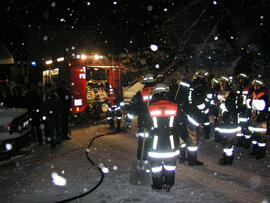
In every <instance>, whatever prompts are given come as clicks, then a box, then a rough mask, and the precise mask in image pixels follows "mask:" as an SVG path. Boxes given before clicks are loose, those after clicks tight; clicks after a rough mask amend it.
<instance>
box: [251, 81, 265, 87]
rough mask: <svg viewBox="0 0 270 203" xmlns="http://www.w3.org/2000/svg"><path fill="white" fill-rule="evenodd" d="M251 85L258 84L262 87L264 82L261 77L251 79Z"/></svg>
mask: <svg viewBox="0 0 270 203" xmlns="http://www.w3.org/2000/svg"><path fill="white" fill-rule="evenodd" d="M252 85H253V86H254V85H260V86H261V87H264V82H263V81H262V80H261V79H254V80H253V81H252Z"/></svg>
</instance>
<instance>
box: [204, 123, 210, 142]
mask: <svg viewBox="0 0 270 203" xmlns="http://www.w3.org/2000/svg"><path fill="white" fill-rule="evenodd" d="M203 130H204V137H205V139H207V140H208V139H209V138H210V125H203Z"/></svg>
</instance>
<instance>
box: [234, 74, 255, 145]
mask: <svg viewBox="0 0 270 203" xmlns="http://www.w3.org/2000/svg"><path fill="white" fill-rule="evenodd" d="M248 81H249V80H248V76H247V75H246V74H245V73H239V74H238V75H237V77H236V83H237V84H236V94H237V99H236V102H237V122H238V125H239V126H240V127H241V129H242V130H241V132H240V133H238V134H237V136H236V145H237V146H238V147H245V146H247V145H244V143H248V141H247V140H246V141H245V139H246V138H247V139H249V137H250V134H249V131H248V122H249V111H248V109H247V106H246V99H247V97H248V94H249V89H250V87H251V84H250V83H249V82H248Z"/></svg>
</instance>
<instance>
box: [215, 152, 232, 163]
mask: <svg viewBox="0 0 270 203" xmlns="http://www.w3.org/2000/svg"><path fill="white" fill-rule="evenodd" d="M218 164H219V165H222V166H226V165H232V164H233V155H231V156H227V155H226V153H223V157H222V158H221V159H220V160H219V162H218Z"/></svg>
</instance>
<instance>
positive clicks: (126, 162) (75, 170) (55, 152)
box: [0, 121, 270, 203]
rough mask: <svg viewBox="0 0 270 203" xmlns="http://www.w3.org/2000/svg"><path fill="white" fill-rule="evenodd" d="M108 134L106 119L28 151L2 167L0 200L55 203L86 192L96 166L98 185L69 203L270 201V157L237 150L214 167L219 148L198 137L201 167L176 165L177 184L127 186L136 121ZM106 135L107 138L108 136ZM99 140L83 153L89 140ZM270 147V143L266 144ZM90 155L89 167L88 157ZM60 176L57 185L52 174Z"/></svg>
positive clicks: (95, 178) (94, 178)
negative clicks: (228, 160)
mask: <svg viewBox="0 0 270 203" xmlns="http://www.w3.org/2000/svg"><path fill="white" fill-rule="evenodd" d="M110 132H112V131H111V130H110V129H109V128H108V125H107V124H106V122H105V121H102V122H99V124H96V125H92V126H89V127H88V126H81V127H78V128H74V129H73V130H72V132H71V137H72V139H71V140H67V141H64V142H62V143H61V144H60V145H58V146H57V147H56V148H55V149H51V148H50V147H49V146H48V145H43V146H38V145H37V146H34V147H33V149H32V153H31V154H28V155H27V156H24V157H21V158H19V159H14V161H10V162H6V163H1V165H0V183H1V184H0V195H1V201H0V202H35V203H36V202H58V201H63V200H66V199H69V198H72V197H74V196H78V195H81V194H83V193H87V192H88V191H90V190H91V188H93V187H95V185H97V184H98V182H99V181H100V179H101V174H100V172H99V171H98V169H97V166H100V167H103V166H104V167H105V168H106V169H108V173H105V177H104V180H103V181H102V183H101V185H99V187H97V188H96V189H95V190H94V191H92V192H90V193H89V194H87V195H85V196H83V197H81V198H80V199H77V200H73V201H71V202H103V203H104V202H264V203H267V202H269V201H270V194H269V191H270V170H269V169H270V153H269V147H268V149H267V154H266V158H264V159H260V160H256V159H254V158H253V157H251V156H250V155H249V154H248V153H249V151H248V150H244V149H240V148H236V151H235V154H236V156H235V160H234V163H233V165H232V166H220V165H218V164H217V161H218V160H219V158H221V153H222V152H221V147H220V145H219V144H218V143H215V141H214V139H213V135H212V136H211V138H210V140H205V139H204V137H203V136H201V137H200V144H199V153H198V159H199V160H201V161H203V162H204V165H203V166H188V164H187V163H184V164H179V163H178V162H177V170H176V179H175V186H174V187H173V188H172V190H171V191H170V192H165V191H162V192H156V191H152V190H151V188H150V187H146V186H135V185H131V184H130V183H129V171H130V167H131V165H132V163H133V162H134V161H135V159H136V149H137V138H136V136H135V134H136V122H135V121H134V122H133V123H132V128H131V131H130V132H129V133H124V132H120V133H115V134H108V133H110ZM107 134H108V135H107ZM100 135H104V136H101V137H99V138H97V139H96V140H95V141H94V142H93V143H92V144H91V146H90V147H89V148H88V149H89V151H88V150H86V149H87V146H88V143H89V141H90V140H91V139H92V138H94V137H95V136H100ZM268 146H269V145H268ZM86 153H88V155H89V157H90V158H91V160H92V161H93V162H94V163H95V166H93V165H92V164H91V163H90V162H89V161H88V160H87V157H86ZM53 173H54V174H55V173H57V174H58V175H59V176H61V177H64V178H65V180H66V184H65V185H63V186H58V185H56V184H54V182H53V181H52V174H53Z"/></svg>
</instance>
